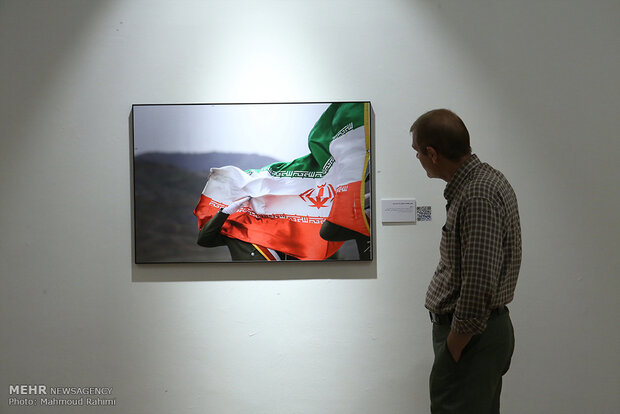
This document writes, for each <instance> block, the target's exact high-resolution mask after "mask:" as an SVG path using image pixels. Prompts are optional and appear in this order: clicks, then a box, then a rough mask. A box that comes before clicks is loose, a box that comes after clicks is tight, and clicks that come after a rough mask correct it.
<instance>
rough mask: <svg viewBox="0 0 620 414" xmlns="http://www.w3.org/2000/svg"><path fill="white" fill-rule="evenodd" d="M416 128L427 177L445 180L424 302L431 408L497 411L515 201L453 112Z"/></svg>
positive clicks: (507, 356)
mask: <svg viewBox="0 0 620 414" xmlns="http://www.w3.org/2000/svg"><path fill="white" fill-rule="evenodd" d="M410 132H411V134H412V137H413V145H412V146H413V149H414V150H415V151H416V156H417V158H418V159H419V161H420V163H421V164H422V167H423V168H424V170H425V171H426V173H427V175H428V177H430V178H441V179H443V180H444V181H446V182H447V185H446V188H445V190H444V197H445V198H446V200H447V206H446V210H447V218H446V223H445V225H444V226H443V228H442V238H441V245H440V257H441V258H440V261H439V265H438V266H437V270H436V271H435V274H434V275H433V278H432V280H431V283H430V286H429V288H428V292H427V294H426V304H425V306H426V308H428V310H429V311H430V314H431V320H432V322H433V349H434V352H435V360H434V363H433V368H432V370H431V375H430V396H431V412H432V413H441V414H444V413H458V414H464V413H472V414H487V413H499V396H500V392H501V388H502V376H503V375H504V374H505V373H506V372H507V370H508V367H509V365H510V360H511V358H512V352H513V349H514V332H513V328H512V323H511V321H510V316H509V313H508V309H507V308H506V304H508V303H510V302H511V301H512V299H513V296H514V290H515V285H516V282H517V277H518V274H519V268H520V265H521V226H520V222H519V213H518V208H517V199H516V196H515V193H514V191H513V189H512V187H511V186H510V184H509V183H508V181H507V180H506V178H505V177H504V176H503V175H502V173H500V172H499V171H497V170H495V169H493V168H492V167H491V166H489V165H488V164H485V163H482V162H481V161H480V160H479V159H478V157H477V156H476V155H474V154H472V153H471V147H470V144H469V132H468V131H467V128H466V127H465V124H464V123H463V121H462V120H461V119H460V118H459V117H458V116H457V115H456V114H454V113H453V112H451V111H449V110H446V109H437V110H433V111H430V112H427V113H425V114H424V115H422V116H420V117H419V118H418V119H417V120H416V121H415V122H414V124H413V125H412V126H411V130H410Z"/></svg>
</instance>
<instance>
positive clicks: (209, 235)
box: [196, 210, 229, 247]
mask: <svg viewBox="0 0 620 414" xmlns="http://www.w3.org/2000/svg"><path fill="white" fill-rule="evenodd" d="M228 216H229V215H228V214H226V213H223V212H222V210H220V211H218V212H217V213H215V215H214V216H213V217H212V218H211V219H210V220H209V221H207V222H206V224H205V225H204V226H202V229H200V232H199V233H198V240H197V241H196V242H197V243H198V244H199V245H200V246H202V247H217V246H223V245H224V244H226V243H225V237H224V236H222V235H221V234H220V230H221V229H222V226H223V225H224V222H226V219H227V218H228Z"/></svg>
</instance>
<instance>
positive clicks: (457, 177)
mask: <svg viewBox="0 0 620 414" xmlns="http://www.w3.org/2000/svg"><path fill="white" fill-rule="evenodd" d="M481 164H482V163H481V162H480V160H479V159H478V156H477V155H476V154H472V156H471V157H469V159H468V160H467V161H465V162H464V163H463V165H461V167H460V168H459V169H458V170H456V172H455V173H454V176H453V177H452V180H450V182H449V183H448V184H446V189H445V190H444V191H443V196H444V198H445V199H446V200H448V201H450V200H452V198H453V197H454V195H455V194H456V192H457V190H458V189H459V188H460V187H461V184H463V182H464V181H465V179H466V178H467V176H468V175H469V173H470V172H472V171H473V170H474V169H475V168H476V167H478V166H479V165H481Z"/></svg>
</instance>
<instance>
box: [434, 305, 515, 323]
mask: <svg viewBox="0 0 620 414" xmlns="http://www.w3.org/2000/svg"><path fill="white" fill-rule="evenodd" d="M506 312H508V308H507V307H506V306H500V307H499V308H496V309H493V310H492V311H491V315H489V319H493V318H495V317H496V316H499V315H502V314H504V313H506ZM429 315H430V317H431V322H432V323H434V324H435V325H450V324H451V323H452V317H453V316H454V312H452V313H443V314H437V313H434V312H429Z"/></svg>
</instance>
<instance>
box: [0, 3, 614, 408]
mask: <svg viewBox="0 0 620 414" xmlns="http://www.w3.org/2000/svg"><path fill="white" fill-rule="evenodd" d="M618 21H620V3H619V2H618V1H617V0H595V1H589V2H584V1H580V0H542V1H541V0H539V1H533V0H531V1H529V0H528V1H519V2H515V1H508V0H495V1H494V0H458V1H457V0H452V1H447V0H446V1H440V0H408V1H406V0H381V1H380V0H375V1H370V0H356V1H352V0H346V1H345V0H330V1H327V0H313V1H301V0H300V1H295V0H289V1H284V0H263V1H260V2H259V1H249V0H246V1H242V0H229V1H224V0H212V1H210V0H202V1H199V0H177V1H172V0H131V1H129V0H125V1H112V0H106V1H103V0H102V1H91V0H0V275H1V285H0V286H1V287H0V412H2V413H5V412H7V413H13V412H20V413H30V412H32V413H35V412H36V413H65V412H68V408H67V407H30V408H27V407H16V406H9V405H8V399H9V397H10V396H9V385H11V384H44V385H47V386H80V387H85V386H96V387H112V388H113V391H112V395H111V397H113V398H114V399H115V401H116V405H115V406H109V407H86V406H84V407H81V408H79V409H74V411H75V412H80V413H90V412H110V413H132V414H140V413H144V414H147V413H148V414H153V413H162V414H163V413H172V412H174V413H214V414H215V413H217V414H233V413H252V414H258V413H265V414H290V413H308V414H310V413H312V414H314V413H330V414H331V413H333V414H349V413H350V414H353V413H355V414H359V413H369V414H372V413H381V414H387V413H390V414H392V413H393V414H400V413H427V412H429V409H428V406H429V402H428V396H427V394H428V392H427V381H428V380H427V378H428V373H429V370H430V366H431V360H432V349H431V343H430V322H429V320H428V314H427V313H426V311H425V309H424V295H425V291H426V287H427V285H428V282H429V280H430V277H431V275H432V272H433V270H434V268H435V265H436V263H437V260H438V243H439V237H440V230H441V226H442V224H443V219H444V199H443V196H442V192H443V188H444V183H443V182H441V181H437V180H434V181H433V180H430V179H428V178H427V177H426V175H425V174H424V172H423V170H422V168H421V167H420V166H419V165H418V164H417V160H416V159H415V156H414V154H413V151H412V150H411V148H410V145H411V142H410V136H409V134H408V131H409V127H410V125H411V123H412V122H413V121H414V120H415V118H416V117H417V116H418V115H420V114H421V113H423V112H425V111H427V110H429V109H432V108H436V107H447V108H451V109H453V110H454V111H455V112H457V113H458V114H460V115H461V116H462V118H463V119H464V121H465V123H466V124H467V125H468V127H469V130H470V133H471V136H472V146H473V148H474V151H475V152H476V153H477V154H478V155H479V156H480V158H481V159H483V160H484V161H487V162H489V163H491V164H493V165H494V166H496V167H497V168H499V169H500V170H502V171H503V172H504V173H505V175H506V176H507V177H508V178H509V179H510V181H511V182H512V183H513V186H514V188H515V190H516V192H517V195H518V198H519V202H520V208H521V217H522V225H523V239H524V258H523V267H522V272H521V277H520V281H519V285H518V287H517V292H516V299H515V301H514V303H513V304H512V305H511V306H510V308H511V312H512V317H513V322H514V325H515V329H516V336H517V349H516V351H515V356H514V359H513V366H512V369H511V371H510V372H509V373H508V375H507V376H506V377H505V382H504V384H505V385H504V393H503V407H504V409H503V412H504V413H514V414H516V413H575V414H582V413H586V412H589V413H616V412H618V411H620V397H619V394H618V389H619V388H620V375H619V373H618V369H619V368H620V358H619V357H618V347H619V344H620V334H619V333H618V323H617V313H618V305H617V300H618V293H619V288H620V277H619V276H620V271H619V269H620V259H619V256H620V255H619V252H620V220H619V219H618V211H619V208H620V192H619V191H618V179H619V178H620V174H619V173H618V165H619V162H618V157H619V156H620V136H619V131H620V25H619V24H618ZM332 100H370V101H371V102H372V105H373V110H374V115H375V152H374V154H375V159H374V161H375V168H376V175H375V178H376V197H377V200H380V199H382V198H401V197H404V198H408V197H414V198H416V199H417V200H418V204H419V205H430V206H432V211H433V220H432V221H431V222H424V223H423V222H421V223H418V224H416V225H400V226H384V225H382V224H381V222H380V221H379V220H377V219H378V218H379V217H375V224H376V229H375V230H376V233H375V240H376V246H377V250H376V259H375V261H374V262H373V263H372V264H370V265H368V264H359V263H358V264H341V263H338V264H331V265H325V264H316V263H302V264H296V265H292V266H287V264H285V265H284V266H281V267H279V266H272V265H270V264H265V265H262V266H256V265H246V264H227V265H225V264H219V265H217V264H201V265H159V266H157V265H155V266H137V265H134V264H132V262H133V257H132V217H133V215H132V214H133V213H132V210H131V200H132V192H131V190H132V189H131V181H130V180H131V158H130V154H131V145H130V135H129V116H130V110H131V105H132V104H134V103H187V102H291V101H293V102H296V101H332ZM614 321H616V322H614Z"/></svg>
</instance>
